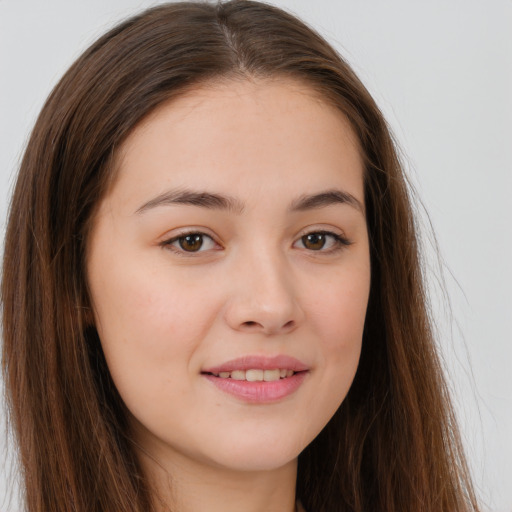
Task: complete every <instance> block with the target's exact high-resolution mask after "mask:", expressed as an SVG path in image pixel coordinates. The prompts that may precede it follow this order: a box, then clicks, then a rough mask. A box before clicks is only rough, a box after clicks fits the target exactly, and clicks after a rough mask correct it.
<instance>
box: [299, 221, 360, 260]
mask: <svg viewBox="0 0 512 512" xmlns="http://www.w3.org/2000/svg"><path fill="white" fill-rule="evenodd" d="M312 234H322V235H326V236H331V237H333V238H334V240H335V244H334V247H331V248H328V249H323V248H322V249H318V250H314V249H307V248H306V247H304V248H303V249H304V250H306V251H307V252H310V253H313V254H315V253H317V254H329V253H334V252H337V251H340V250H343V249H345V248H347V247H348V246H349V245H352V243H353V242H352V241H351V240H350V239H348V238H347V237H346V235H345V234H344V233H343V231H341V230H338V229H335V228H325V227H314V226H310V227H308V228H305V229H303V230H302V231H301V232H300V233H299V235H298V236H297V238H296V240H295V241H294V242H293V245H295V244H297V243H298V242H300V241H302V239H303V238H304V237H305V236H307V235H312Z"/></svg>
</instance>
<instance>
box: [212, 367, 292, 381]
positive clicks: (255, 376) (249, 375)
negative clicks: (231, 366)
mask: <svg viewBox="0 0 512 512" xmlns="http://www.w3.org/2000/svg"><path fill="white" fill-rule="evenodd" d="M294 373H295V372H294V371H293V370H287V369H286V368H276V369H275V370H260V369H256V368H255V369H251V370H246V371H244V370H233V371H232V372H220V373H219V374H215V375H216V376H217V377H220V378H221V379H229V378H231V379H233V380H246V381H248V382H262V381H265V382H274V381H276V380H279V379H285V378H287V377H291V376H292V375H293V374H294Z"/></svg>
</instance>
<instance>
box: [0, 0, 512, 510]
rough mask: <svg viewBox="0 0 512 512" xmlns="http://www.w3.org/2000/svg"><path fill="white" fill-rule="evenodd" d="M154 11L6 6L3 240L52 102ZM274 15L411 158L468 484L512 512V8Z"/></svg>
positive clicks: (358, 4) (350, 8)
mask: <svg viewBox="0 0 512 512" xmlns="http://www.w3.org/2000/svg"><path fill="white" fill-rule="evenodd" d="M156 3H159V2H154V1H153V2H152V1H141V0H87V1H85V0H82V1H79V0H75V1H69V0H45V1H40V0H0V233H1V235H2V238H3V233H4V231H5V217H6V212H7V207H8V198H9V193H10V189H11V187H12V184H13V179H14V174H15V171H16V167H17V164H18V161H19V158H20V155H21V153H22V148H23V146H24V143H25V142H26V139H27V136H28V133H29V131H30V129H31V126H32V124H33V122H34V120H35V116H36V115H37V113H38V111H39V110H40V108H41V106H42V104H43V101H44V100H45V98H46V96H47V95H48V93H49V92H50V90H51V88H52V87H53V85H54V84H55V83H56V81H57V80H58V79H59V77H60V76H61V75H62V73H63V72H64V71H65V70H66V69H67V67H68V66H69V65H70V64H71V63H72V61H73V60H74V59H75V58H76V57H77V56H78V55H79V54H80V53H81V51H82V50H84V49H85V48H86V47H87V46H88V45H89V44H90V43H91V42H92V41H93V40H94V39H95V38H96V37H98V36H99V35H100V34H102V33H103V32H104V31H106V30H107V29H108V28H109V27H111V26H112V25H113V24H114V23H115V22H117V21H118V20H120V19H122V18H124V17H126V16H128V15H129V14H132V13H134V12H135V11H137V10H140V9H142V8H144V7H148V6H150V5H155V4H156ZM273 3H275V4H276V5H279V6H282V7H285V8H287V9H289V10H292V11H293V12H295V13H296V14H298V15H299V16H300V17H302V18H303V19H305V20H306V21H307V22H309V23H310V24H311V25H313V27H315V28H317V29H318V30H319V31H320V32H321V33H322V34H323V35H325V36H326V37H327V39H328V40H329V41H331V42H332V43H333V44H334V45H335V46H336V47H337V48H338V49H339V50H340V51H341V52H342V54H343V55H344V56H345V57H346V58H347V59H348V60H349V62H351V63H352V64H353V66H354V67H355V69H356V71H357V72H358V73H359V75H360V77H361V78H362V79H363V81H364V82H365V84H366V85H367V87H368V88H369V89H370V91H371V92H372V93H373V94H374V96H375V98H376V100H377V102H378V103H379V105H380V106H381V108H382V109H383V111H384V112H385V114H386V116H387V118H388V120H389V122H390V124H391V126H392V129H393V130H394V132H395V134H396V136H397V138H398V140H399V142H400V145H401V147H402V148H403V150H404V153H405V155H407V156H406V165H407V167H408V169H409V174H410V176H411V180H412V182H413V184H414V186H415V187H416V189H417V191H418V193H419V196H420V197H421V199H422V201H423V204H424V205H425V208H426V210H427V211H428V213H429V215H430V219H431V221H432V224H433V227H434V231H435V233H436V236H437V240H438V243H439V247H440V251H441V256H442V259H443V261H444V263H443V264H442V265H441V266H440V265H439V262H438V260H437V259H436V258H435V255H434V252H433V251H432V250H431V249H429V247H430V244H429V240H432V236H431V235H429V230H428V229H425V233H426V235H425V239H426V251H425V253H426V254H427V256H428V262H429V263H428V266H429V269H430V270H431V271H432V272H433V273H434V274H433V275H434V276H437V277H433V278H432V279H431V283H432V285H431V287H432V295H433V303H434V309H435V313H436V316H437V319H438V326H439V339H440V345H441V347H442V350H443V354H444V357H445V359H446V365H447V368H448V370H449V375H450V380H451V382H452V387H453V389H454V397H455V400H456V405H457V411H458V414H459V418H460V421H461V426H462V432H463V437H464V441H465V444H466V447H467V452H468V456H469V460H470V463H471V467H472V470H473V474H474V479H475V482H476V484H477V487H478V492H479V494H480V496H481V498H482V499H483V500H484V502H485V508H484V509H485V510H492V511H495V512H505V511H508V512H510V511H512V461H511V457H512V368H511V367H512V335H511V327H510V317H511V314H512V307H511V306H512V304H511V299H510V291H511V288H512V274H511V262H512V229H511V227H510V224H511V221H512V214H511V205H512V201H511V197H512V178H511V176H512V164H511V162H512V129H511V126H512V100H511V94H512V35H511V32H512V1H511V0H489V1H485V2H484V1H483V0H449V1H446V0H444V1H442V0H434V1H429V2H426V1H425V2H419V1H416V2H412V1H410V0H388V1H383V0H339V1H338V0H316V1H313V0H295V1H294V0H274V1H273ZM422 218H423V223H424V225H425V226H426V227H427V226H428V222H427V217H426V215H425V214H424V213H422ZM443 269H444V270H443ZM442 274H444V278H445V282H446V289H447V290H448V295H449V298H450V301H451V304H452V310H451V314H450V309H449V308H448V305H447V302H446V298H445V297H444V295H443V293H442V291H441V288H440V287H439V285H438V282H439V276H441V278H442ZM0 414H1V415H2V419H3V417H4V416H5V411H4V410H3V409H2V408H1V407H0ZM2 423H3V422H2ZM1 434H2V432H1V431H0V435H1ZM4 438H5V434H4V435H3V436H2V438H1V442H0V510H1V511H2V512H15V511H19V510H21V506H20V505H19V504H18V501H17V500H16V496H15V494H16V493H14V497H13V499H12V500H11V501H10V504H9V500H8V498H7V497H8V495H9V493H8V491H7V489H8V488H9V487H10V485H11V484H10V483H9V482H10V480H9V477H8V475H9V474H10V473H11V472H12V467H13V466H12V462H11V461H10V459H9V460H8V461H7V462H5V463H4V459H5V453H6V451H5V450H6V448H5V446H6V443H5V439H4ZM4 496H5V497H4Z"/></svg>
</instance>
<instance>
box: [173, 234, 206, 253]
mask: <svg viewBox="0 0 512 512" xmlns="http://www.w3.org/2000/svg"><path fill="white" fill-rule="evenodd" d="M178 244H179V246H180V247H181V249H183V250H184V251H186V252H197V251H199V249H201V247H202V246H203V235H200V234H198V233H194V234H191V235H186V236H180V237H179V238H178Z"/></svg>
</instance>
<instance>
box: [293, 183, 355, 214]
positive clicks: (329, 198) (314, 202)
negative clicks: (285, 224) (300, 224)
mask: <svg viewBox="0 0 512 512" xmlns="http://www.w3.org/2000/svg"><path fill="white" fill-rule="evenodd" d="M333 204H347V205H349V206H352V207H353V208H355V209H356V210H358V211H359V212H360V213H362V214H363V215H364V206H363V204H362V203H361V201H359V199H357V198H356V197H355V196H353V195H352V194H350V193H349V192H345V191H344V190H338V189H332V190H326V191H325V192H320V193H318V194H311V195H303V196H301V197H299V198H298V199H296V200H295V201H293V202H292V204H291V205H290V210H291V211H294V212H301V211H306V210H314V209H316V208H325V207H326V206H331V205H333Z"/></svg>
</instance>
